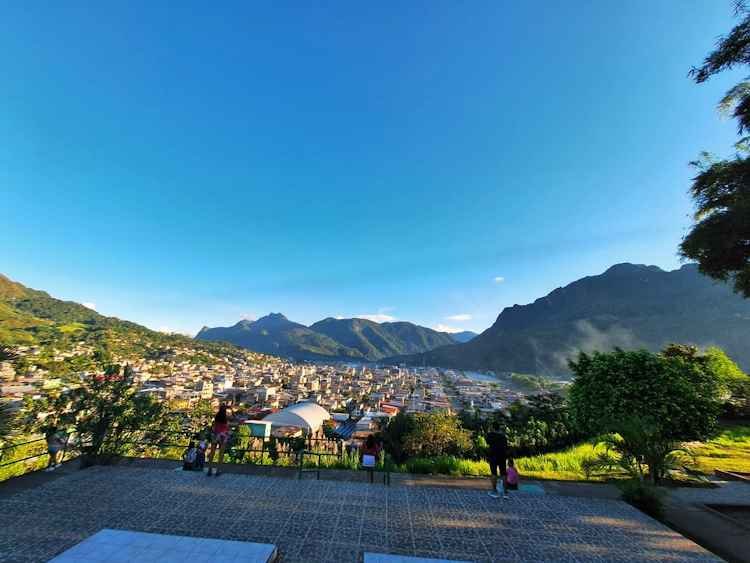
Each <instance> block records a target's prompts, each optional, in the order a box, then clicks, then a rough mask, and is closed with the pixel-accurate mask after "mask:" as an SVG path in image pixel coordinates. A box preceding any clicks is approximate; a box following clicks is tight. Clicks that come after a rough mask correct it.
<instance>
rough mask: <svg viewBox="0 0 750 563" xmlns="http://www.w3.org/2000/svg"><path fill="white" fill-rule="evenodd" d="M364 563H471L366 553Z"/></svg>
mask: <svg viewBox="0 0 750 563" xmlns="http://www.w3.org/2000/svg"><path fill="white" fill-rule="evenodd" d="M364 563H469V562H468V561H456V560H454V559H426V558H424V557H410V556H407V555H390V554H388V553H370V552H365V560H364Z"/></svg>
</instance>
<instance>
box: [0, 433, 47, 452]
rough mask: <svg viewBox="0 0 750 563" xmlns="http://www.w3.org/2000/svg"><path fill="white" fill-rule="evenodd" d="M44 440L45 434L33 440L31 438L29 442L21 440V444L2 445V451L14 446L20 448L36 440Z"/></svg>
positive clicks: (0, 450) (0, 448)
mask: <svg viewBox="0 0 750 563" xmlns="http://www.w3.org/2000/svg"><path fill="white" fill-rule="evenodd" d="M42 440H46V438H44V436H42V437H41V438H35V439H33V440H29V441H28V442H21V443H20V444H8V445H7V446H2V447H0V452H4V451H5V450H12V449H13V448H20V447H21V446H27V445H29V444H33V443H34V442H41V441H42Z"/></svg>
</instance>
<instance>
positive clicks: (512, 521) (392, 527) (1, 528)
mask: <svg viewBox="0 0 750 563" xmlns="http://www.w3.org/2000/svg"><path fill="white" fill-rule="evenodd" d="M103 528H114V529H124V530H134V531H142V532H153V533H160V534H175V535H182V536H193V537H205V538H216V539H227V540H241V541H253V542H259V543H272V544H275V545H277V546H278V548H279V552H280V554H281V558H282V561H304V562H318V561H335V562H347V561H348V562H358V563H359V562H361V561H362V554H363V553H364V552H366V551H367V552H376V553H377V552H380V553H392V554H397V555H410V556H420V557H431V558H447V559H459V560H471V561H482V562H484V561H667V560H668V561H715V560H716V559H715V557H714V556H712V555H711V554H710V553H708V552H707V551H705V550H703V549H702V548H701V547H699V546H698V545H696V544H694V543H693V542H691V541H690V540H687V539H686V538H684V537H682V536H680V535H679V534H677V533H676V532H674V531H672V530H670V529H669V528H667V527H665V526H663V525H662V524H660V523H658V522H656V521H654V520H652V519H651V518H649V517H647V516H645V515H643V514H642V513H640V512H639V511H637V510H636V509H634V508H632V507H631V506H629V505H627V504H625V503H623V502H620V501H614V500H605V499H589V498H580V497H570V496H558V495H544V496H523V495H515V496H513V497H512V498H511V500H509V501H503V500H495V499H491V498H490V497H488V496H487V495H486V494H485V492H483V491H477V490H462V489H448V488H440V487H418V488H415V487H405V486H402V487H385V486H383V485H382V484H373V485H370V484H367V483H356V482H336V481H315V480H312V479H309V476H308V478H307V479H305V480H303V481H296V480H290V479H284V478H277V477H261V476H251V475H235V474H228V473H225V474H223V475H222V476H221V477H218V478H213V477H212V478H208V477H206V476H205V475H203V474H200V473H187V472H180V471H172V470H166V469H153V468H141V467H117V466H112V467H93V468H89V469H85V470H82V471H77V472H74V473H71V474H69V475H65V476H64V477H60V478H58V479H55V480H53V481H50V482H48V483H45V484H43V485H40V486H38V487H34V488H31V489H28V490H22V491H19V492H17V493H15V494H13V495H10V496H3V497H2V498H0V562H4V563H8V562H42V561H47V560H49V559H50V558H52V557H54V556H55V555H57V554H59V553H60V552H62V551H64V550H65V549H67V548H69V547H71V546H73V545H75V544H76V543H78V542H80V541H81V540H83V539H85V538H87V537H89V536H90V535H92V534H94V533H96V532H98V531H99V530H101V529H103Z"/></svg>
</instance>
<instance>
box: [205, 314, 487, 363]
mask: <svg viewBox="0 0 750 563" xmlns="http://www.w3.org/2000/svg"><path fill="white" fill-rule="evenodd" d="M472 334H474V333H470V332H469V333H461V334H460V336H458V337H454V336H453V335H452V334H449V333H445V332H438V331H436V330H432V329H430V328H426V327H423V326H418V325H415V324H413V323H409V322H386V323H377V322H374V321H371V320H368V319H359V318H355V319H335V318H333V317H328V318H326V319H323V320H322V321H318V322H316V323H314V324H312V325H310V326H309V327H307V326H305V325H303V324H300V323H296V322H294V321H290V320H289V319H287V318H286V317H285V316H284V315H282V314H281V313H271V314H269V315H266V316H265V317H262V318H260V319H258V320H257V321H248V320H242V321H240V322H238V323H237V324H235V325H233V326H230V327H215V328H209V327H203V328H202V329H201V331H200V332H199V333H198V334H197V335H196V339H198V340H210V341H224V342H230V343H232V344H236V345H237V346H242V347H243V348H247V349H249V350H253V351H256V352H262V353H266V354H275V355H279V356H287V357H291V358H296V359H300V360H324V359H348V360H359V361H376V360H380V359H383V358H386V357H390V356H397V355H407V354H418V353H422V352H427V351H429V350H432V349H434V348H437V347H439V346H445V345H449V344H456V343H457V342H463V341H465V339H466V338H468V337H469V336H470V335H472Z"/></svg>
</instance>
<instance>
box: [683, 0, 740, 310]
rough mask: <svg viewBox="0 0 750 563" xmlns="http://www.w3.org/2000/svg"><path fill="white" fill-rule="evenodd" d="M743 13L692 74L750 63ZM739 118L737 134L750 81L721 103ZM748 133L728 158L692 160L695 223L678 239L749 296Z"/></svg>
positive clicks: (702, 264) (710, 271)
mask: <svg viewBox="0 0 750 563" xmlns="http://www.w3.org/2000/svg"><path fill="white" fill-rule="evenodd" d="M736 13H737V15H738V16H740V17H741V18H742V20H741V21H740V23H739V24H737V25H736V26H735V27H734V28H733V29H732V31H731V32H730V33H729V34H728V35H726V36H725V37H722V38H720V39H719V41H718V43H717V45H716V49H715V50H714V51H713V52H711V53H710V54H709V55H708V56H707V57H706V58H705V59H704V61H703V64H702V65H700V66H699V67H694V68H693V69H692V70H691V71H690V74H691V76H692V77H693V79H694V80H695V81H696V82H697V83H702V82H705V81H706V80H708V79H709V78H711V77H712V76H714V75H716V74H718V73H720V72H722V71H724V70H728V69H731V68H734V67H736V66H744V65H748V64H750V11H748V9H747V7H746V5H745V2H742V1H740V2H737V3H736ZM719 109H720V110H721V111H722V112H723V113H726V114H731V116H732V117H733V118H735V119H736V120H737V123H738V127H737V129H738V134H739V135H746V133H748V132H749V131H750V82H748V81H743V82H740V83H739V84H737V85H735V86H734V87H732V88H731V89H730V90H729V91H728V92H727V93H726V95H725V96H724V98H723V99H722V100H721V101H720V103H719ZM749 140H750V137H748V136H744V137H742V138H741V139H740V140H739V141H738V143H737V144H736V147H737V148H738V149H739V151H740V152H741V153H743V154H737V155H736V156H735V158H732V159H728V160H718V161H715V160H712V159H711V158H710V157H709V156H708V155H705V154H704V156H703V158H702V159H701V160H700V161H696V162H694V163H693V164H694V165H695V166H696V167H697V168H698V174H697V176H696V177H695V178H694V179H693V184H692V186H691V188H690V192H691V195H692V197H693V200H694V201H695V205H696V211H695V220H696V223H695V225H694V226H693V228H692V229H691V230H690V232H689V233H688V234H687V235H686V236H685V238H684V239H683V241H682V243H681V244H680V254H681V255H682V256H683V257H684V258H689V259H692V260H696V261H697V262H698V266H699V268H700V271H701V272H703V273H704V274H706V275H708V276H710V277H712V278H714V279H718V280H722V281H728V280H731V281H732V282H733V284H734V288H735V290H736V291H737V292H738V293H740V294H742V295H744V296H745V297H750V221H748V217H750V157H748V156H747V153H748V150H749V149H750V144H749V143H748V141H749Z"/></svg>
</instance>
